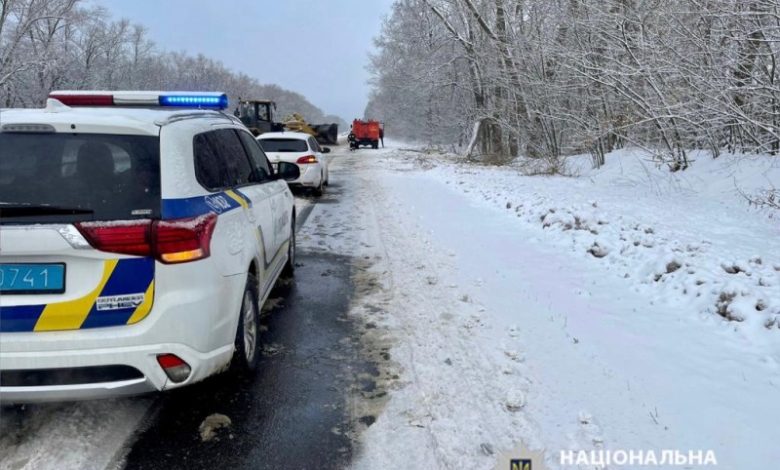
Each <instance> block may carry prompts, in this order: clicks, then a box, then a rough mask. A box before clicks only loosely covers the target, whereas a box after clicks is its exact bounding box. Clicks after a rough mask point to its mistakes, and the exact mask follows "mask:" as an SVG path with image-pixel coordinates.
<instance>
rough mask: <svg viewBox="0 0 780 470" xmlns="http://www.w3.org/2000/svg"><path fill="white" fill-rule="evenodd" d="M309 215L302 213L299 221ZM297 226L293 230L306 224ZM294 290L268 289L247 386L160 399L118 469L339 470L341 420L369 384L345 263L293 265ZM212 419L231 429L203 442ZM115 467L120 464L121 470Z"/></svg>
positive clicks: (325, 259) (197, 389)
mask: <svg viewBox="0 0 780 470" xmlns="http://www.w3.org/2000/svg"><path fill="white" fill-rule="evenodd" d="M306 215H308V213H307V214H306ZM305 218H306V217H305V216H304V217H299V226H300V225H302V224H303V223H304V222H305ZM297 258H298V259H297V263H296V266H297V268H296V273H295V281H294V283H292V284H291V285H287V286H281V287H277V288H276V289H275V291H274V292H273V293H272V294H271V296H270V297H269V298H270V299H275V300H272V301H271V302H272V303H277V302H278V303H277V305H276V307H275V308H273V309H272V310H271V311H270V312H265V314H264V316H263V320H262V323H263V325H264V326H265V327H266V328H267V331H264V332H263V333H262V336H261V341H262V343H263V354H262V357H261V359H260V365H259V369H258V372H257V373H256V375H255V376H254V377H252V378H251V379H240V378H236V377H233V376H231V375H229V374H222V375H218V376H216V377H213V378H212V379H209V380H207V381H205V382H203V383H201V384H197V385H194V386H191V387H186V388H183V389H181V390H177V391H174V392H170V393H166V394H163V395H162V397H161V398H160V399H159V400H158V401H157V403H156V405H155V406H154V407H153V409H152V412H150V413H149V416H148V418H147V420H146V423H145V426H144V428H143V430H142V431H140V432H139V434H138V436H137V439H136V440H135V442H134V444H133V445H132V447H131V448H130V449H129V452H128V454H127V455H126V459H125V462H124V467H125V468H127V469H178V468H186V469H214V468H230V469H280V468H285V469H286V468H291V469H305V468H317V469H329V468H343V467H345V466H347V465H348V464H349V462H350V461H351V459H352V457H353V454H354V452H355V444H354V439H355V435H356V429H355V428H356V427H360V426H364V425H365V424H367V423H366V420H365V417H362V419H360V418H361V417H354V416H351V413H350V411H349V410H350V393H351V391H354V390H356V387H357V389H358V390H359V387H360V384H359V382H358V381H357V377H358V376H365V374H366V373H368V374H372V375H376V374H377V372H376V366H375V365H374V364H373V363H371V361H370V360H366V359H364V358H362V357H361V353H360V351H361V347H360V339H359V338H360V334H359V331H358V330H359V326H358V325H355V324H354V323H353V321H352V320H350V319H349V318H348V316H347V312H348V308H349V303H350V299H351V297H352V295H353V290H354V286H353V283H352V281H351V278H352V276H351V270H352V269H353V268H352V260H351V259H349V258H347V257H344V256H338V255H334V254H328V253H322V252H305V251H301V250H299V252H298V255H297ZM214 413H219V414H222V415H225V416H227V417H228V418H230V420H231V422H232V424H231V425H230V426H228V427H226V428H222V429H219V430H217V432H216V436H215V437H214V438H213V439H212V440H209V441H203V440H202V438H201V436H200V433H199V426H200V425H201V423H202V422H203V421H204V419H206V418H207V417H208V416H210V415H212V414H214ZM120 466H121V464H120Z"/></svg>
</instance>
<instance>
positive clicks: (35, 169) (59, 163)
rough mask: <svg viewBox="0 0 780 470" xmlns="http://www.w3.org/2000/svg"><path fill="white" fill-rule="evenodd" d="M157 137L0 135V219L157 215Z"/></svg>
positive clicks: (31, 220)
mask: <svg viewBox="0 0 780 470" xmlns="http://www.w3.org/2000/svg"><path fill="white" fill-rule="evenodd" d="M159 147H160V145H159V138H157V137H149V136H131V135H104V134H31V133H18V134H15V133H0V221H2V223H46V222H72V221H77V220H123V219H135V218H150V217H159V215H160V205H161V204H160V150H159Z"/></svg>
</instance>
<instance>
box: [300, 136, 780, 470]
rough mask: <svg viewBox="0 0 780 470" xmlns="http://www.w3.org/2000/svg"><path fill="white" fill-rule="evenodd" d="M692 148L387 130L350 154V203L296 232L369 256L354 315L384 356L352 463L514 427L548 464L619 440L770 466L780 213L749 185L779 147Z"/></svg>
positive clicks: (419, 458) (422, 462) (451, 462)
mask: <svg viewBox="0 0 780 470" xmlns="http://www.w3.org/2000/svg"><path fill="white" fill-rule="evenodd" d="M698 160H699V161H697V162H696V163H695V164H694V167H693V169H692V170H690V171H686V172H685V173H681V174H676V175H670V174H669V173H668V172H666V171H664V170H659V169H655V168H654V166H653V165H652V164H651V163H650V162H648V161H645V160H643V159H642V158H641V157H640V156H638V155H637V154H635V153H628V152H625V153H621V154H613V155H611V156H610V157H609V160H608V163H607V166H606V167H605V168H603V169H601V170H598V171H591V170H589V169H587V165H585V164H584V163H583V162H581V161H576V159H575V161H573V162H572V163H573V165H574V167H575V168H576V167H579V172H580V176H579V177H577V178H568V177H524V176H521V175H520V174H519V173H518V172H517V171H516V169H512V168H487V167H479V166H474V165H465V164H460V163H453V162H451V160H450V159H448V158H447V157H442V156H440V157H437V156H430V155H424V154H420V153H417V152H408V151H402V150H399V149H397V148H395V149H394V148H388V149H385V150H383V151H371V150H361V151H359V152H356V153H355V154H354V155H353V156H352V157H349V158H348V159H347V160H346V161H342V162H340V166H339V167H338V172H339V174H341V175H343V177H345V178H346V179H344V178H342V179H341V180H340V181H341V182H340V184H342V185H344V187H345V188H344V189H343V193H344V194H343V196H342V197H341V201H340V204H338V205H318V206H316V207H315V209H314V211H313V212H312V218H313V221H314V223H309V224H307V226H306V227H305V228H304V231H303V233H302V235H301V237H300V242H301V243H302V244H303V245H304V246H306V244H307V243H309V244H310V246H308V248H310V249H322V250H328V251H336V252H340V253H343V254H346V255H350V256H353V257H354V259H356V260H360V263H359V266H358V267H357V268H356V273H357V274H356V276H358V277H363V278H365V277H366V276H369V277H371V278H372V283H373V284H375V285H377V286H378V288H377V289H373V290H367V291H366V292H364V293H362V294H361V295H358V296H357V297H356V298H355V299H354V301H353V305H352V315H353V316H354V317H355V318H357V319H361V320H363V321H365V322H368V323H370V324H371V325H372V326H371V328H372V330H371V331H372V332H373V333H372V334H373V335H375V336H377V337H378V340H379V341H382V342H384V343H386V344H388V345H389V349H388V353H389V356H390V357H391V358H392V361H393V364H394V365H393V367H392V371H391V372H390V373H388V374H387V376H388V377H391V378H390V379H388V384H387V388H388V390H389V391H390V393H389V399H386V401H383V402H381V403H380V404H379V406H381V409H382V411H381V414H380V415H379V417H378V419H377V421H376V422H375V423H374V424H373V425H371V426H370V427H368V428H367V429H366V430H365V433H364V434H363V436H362V438H361V451H360V453H359V456H358V460H357V461H356V463H355V466H356V467H357V468H492V467H493V465H494V464H495V463H496V461H497V458H498V455H499V454H500V453H503V452H510V453H511V451H512V449H515V448H518V447H519V446H521V445H523V446H526V447H527V448H530V449H532V450H538V451H545V453H546V456H547V463H548V466H550V467H552V468H558V467H559V465H558V456H559V452H561V451H564V450H588V451H590V450H613V451H615V450H620V449H623V450H630V449H633V450H644V451H654V452H657V453H658V455H659V456H660V455H661V451H662V450H667V449H670V450H679V451H680V452H681V453H682V454H686V455H687V452H688V451H690V450H693V451H697V450H700V449H701V450H704V451H705V452H706V451H708V450H712V451H713V452H714V455H715V456H716V457H717V460H718V463H719V465H720V468H749V469H769V468H774V467H775V466H776V462H777V461H779V460H780V449H779V448H778V447H777V445H776V438H775V437H774V434H776V430H777V429H778V426H777V423H779V422H780V406H778V402H777V397H778V391H780V367H779V366H780V363H779V362H778V361H780V328H779V327H778V315H780V288H779V287H778V286H780V240H779V239H778V237H777V235H778V221H777V219H776V218H772V217H771V213H768V212H762V211H757V210H754V209H751V208H749V207H748V205H747V203H746V202H745V201H744V200H743V199H742V197H741V196H740V195H739V192H738V191H737V188H740V189H742V190H744V191H747V192H750V191H752V190H754V189H756V188H757V187H766V186H767V181H770V182H772V181H773V182H777V181H778V180H780V178H778V177H779V176H780V172H779V170H778V163H777V162H776V160H773V159H769V158H763V159H762V158H755V159H744V160H741V161H738V160H736V159H733V158H731V157H727V156H724V157H721V158H720V159H718V160H715V161H713V160H708V159H706V158H704V157H703V156H701V157H700V158H699V159H698ZM334 174H336V172H334ZM374 326H376V328H374ZM365 406H366V405H365V404H364V403H356V404H355V406H354V412H355V413H356V414H360V413H361V412H362V410H363V409H365ZM515 457H520V455H515ZM610 468H620V466H615V465H612V466H610Z"/></svg>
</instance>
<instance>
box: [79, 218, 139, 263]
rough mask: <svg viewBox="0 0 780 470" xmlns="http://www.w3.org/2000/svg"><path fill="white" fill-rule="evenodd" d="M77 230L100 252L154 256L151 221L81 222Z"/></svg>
mask: <svg viewBox="0 0 780 470" xmlns="http://www.w3.org/2000/svg"><path fill="white" fill-rule="evenodd" d="M76 228H78V229H79V232H81V234H82V235H84V238H86V239H87V241H88V242H89V244H90V245H92V246H93V247H95V248H97V249H98V250H100V251H108V252H110V253H121V254H125V255H138V256H152V245H151V237H150V234H151V229H152V221H151V220H128V221H118V222H79V223H77V224H76Z"/></svg>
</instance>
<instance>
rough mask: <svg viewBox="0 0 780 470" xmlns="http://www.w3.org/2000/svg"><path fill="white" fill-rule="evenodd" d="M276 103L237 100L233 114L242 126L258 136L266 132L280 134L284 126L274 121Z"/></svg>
mask: <svg viewBox="0 0 780 470" xmlns="http://www.w3.org/2000/svg"><path fill="white" fill-rule="evenodd" d="M275 111H276V103H275V102H273V101H271V100H242V99H241V98H239V99H238V107H237V108H236V110H235V111H234V113H233V114H235V115H236V117H238V118H239V119H241V122H243V123H244V125H245V126H246V127H247V129H249V130H250V131H252V134H254V135H256V136H258V135H260V134H264V133H266V132H280V131H283V130H284V124H282V123H280V122H275V121H274V112H275Z"/></svg>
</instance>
